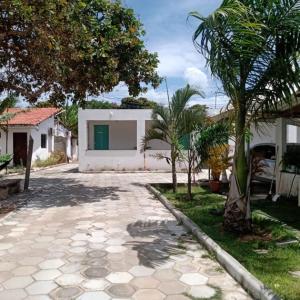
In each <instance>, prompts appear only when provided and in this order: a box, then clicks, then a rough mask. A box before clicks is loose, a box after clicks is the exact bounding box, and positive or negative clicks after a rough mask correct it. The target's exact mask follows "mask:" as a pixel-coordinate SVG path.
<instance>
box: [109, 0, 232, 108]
mask: <svg viewBox="0 0 300 300" xmlns="http://www.w3.org/2000/svg"><path fill="white" fill-rule="evenodd" d="M221 2H222V1H221V0H198V1H197V0H177V1H176V0H123V3H124V5H126V6H127V7H130V8H133V9H134V11H135V13H136V15H137V16H138V18H139V19H140V20H141V22H142V23H143V24H144V28H145V30H146V35H145V37H144V40H145V44H146V47H147V49H149V50H150V51H151V52H157V53H158V56H159V60H160V64H159V67H158V72H159V75H160V76H163V77H165V76H166V77H167V78H168V84H169V89H170V93H173V92H174V91H175V90H176V89H178V88H181V87H183V86H185V85H186V84H187V83H190V84H192V85H195V86H198V87H200V88H201V89H202V90H203V91H204V92H205V95H206V98H205V99H199V98H194V99H193V103H199V104H206V105H208V106H209V107H210V108H212V109H214V108H215V93H216V91H218V90H219V89H220V85H219V84H218V83H217V82H216V80H214V79H212V78H211V76H210V73H209V70H208V68H207V67H206V66H205V61H204V59H203V57H202V56H201V54H199V53H198V52H197V51H196V50H195V47H194V45H193V42H192V35H193V32H194V30H195V28H196V26H197V22H195V20H193V19H191V18H190V19H189V21H187V16H188V13H189V12H191V11H198V12H200V13H201V14H202V15H208V14H210V13H211V12H212V11H214V10H215V9H216V8H217V7H218V6H219V5H220V4H221ZM127 94H128V93H127V88H126V86H124V85H122V84H120V85H119V86H118V87H116V88H115V90H114V91H113V92H112V93H110V94H107V95H104V96H105V98H106V99H107V100H112V101H116V102H117V101H120V99H121V98H122V97H124V96H127ZM145 96H147V97H148V98H149V99H152V100H155V101H157V102H159V103H166V101H167V97H166V88H165V85H164V84H163V85H162V86H161V87H159V88H158V89H157V90H153V89H152V88H150V89H149V91H148V92H147V94H146V95H145ZM226 102H227V100H226V97H224V96H221V95H218V96H217V109H220V108H221V107H222V106H224V104H226Z"/></svg>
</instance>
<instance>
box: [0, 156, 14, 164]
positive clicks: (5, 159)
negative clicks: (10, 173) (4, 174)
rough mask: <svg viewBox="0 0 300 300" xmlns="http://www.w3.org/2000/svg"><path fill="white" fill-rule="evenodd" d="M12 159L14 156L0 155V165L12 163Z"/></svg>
mask: <svg viewBox="0 0 300 300" xmlns="http://www.w3.org/2000/svg"><path fill="white" fill-rule="evenodd" d="M11 159H12V154H3V155H0V163H4V162H7V161H10V160H11Z"/></svg>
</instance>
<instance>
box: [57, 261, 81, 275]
mask: <svg viewBox="0 0 300 300" xmlns="http://www.w3.org/2000/svg"><path fill="white" fill-rule="evenodd" d="M82 268H83V266H82V264H81V263H80V262H74V263H67V264H65V265H63V266H62V267H61V268H59V270H60V271H61V272H62V273H66V274H69V273H76V272H78V271H80V270H81V269H82Z"/></svg>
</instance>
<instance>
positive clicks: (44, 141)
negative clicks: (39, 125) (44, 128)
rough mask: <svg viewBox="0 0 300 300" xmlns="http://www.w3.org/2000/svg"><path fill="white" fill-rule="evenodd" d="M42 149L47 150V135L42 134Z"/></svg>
mask: <svg viewBox="0 0 300 300" xmlns="http://www.w3.org/2000/svg"><path fill="white" fill-rule="evenodd" d="M41 148H43V149H45V148H47V135H46V134H41Z"/></svg>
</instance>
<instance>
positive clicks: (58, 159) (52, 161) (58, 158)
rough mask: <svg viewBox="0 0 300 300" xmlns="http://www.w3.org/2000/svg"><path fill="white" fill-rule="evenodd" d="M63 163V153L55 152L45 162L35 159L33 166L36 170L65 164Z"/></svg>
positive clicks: (64, 156)
mask: <svg viewBox="0 0 300 300" xmlns="http://www.w3.org/2000/svg"><path fill="white" fill-rule="evenodd" d="M65 162H66V155H65V153H64V152H61V151H55V152H53V153H51V155H50V157H49V158H47V159H45V160H41V159H37V160H36V161H35V163H34V166H35V167H38V168H44V167H48V166H53V165H57V164H61V163H65Z"/></svg>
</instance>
